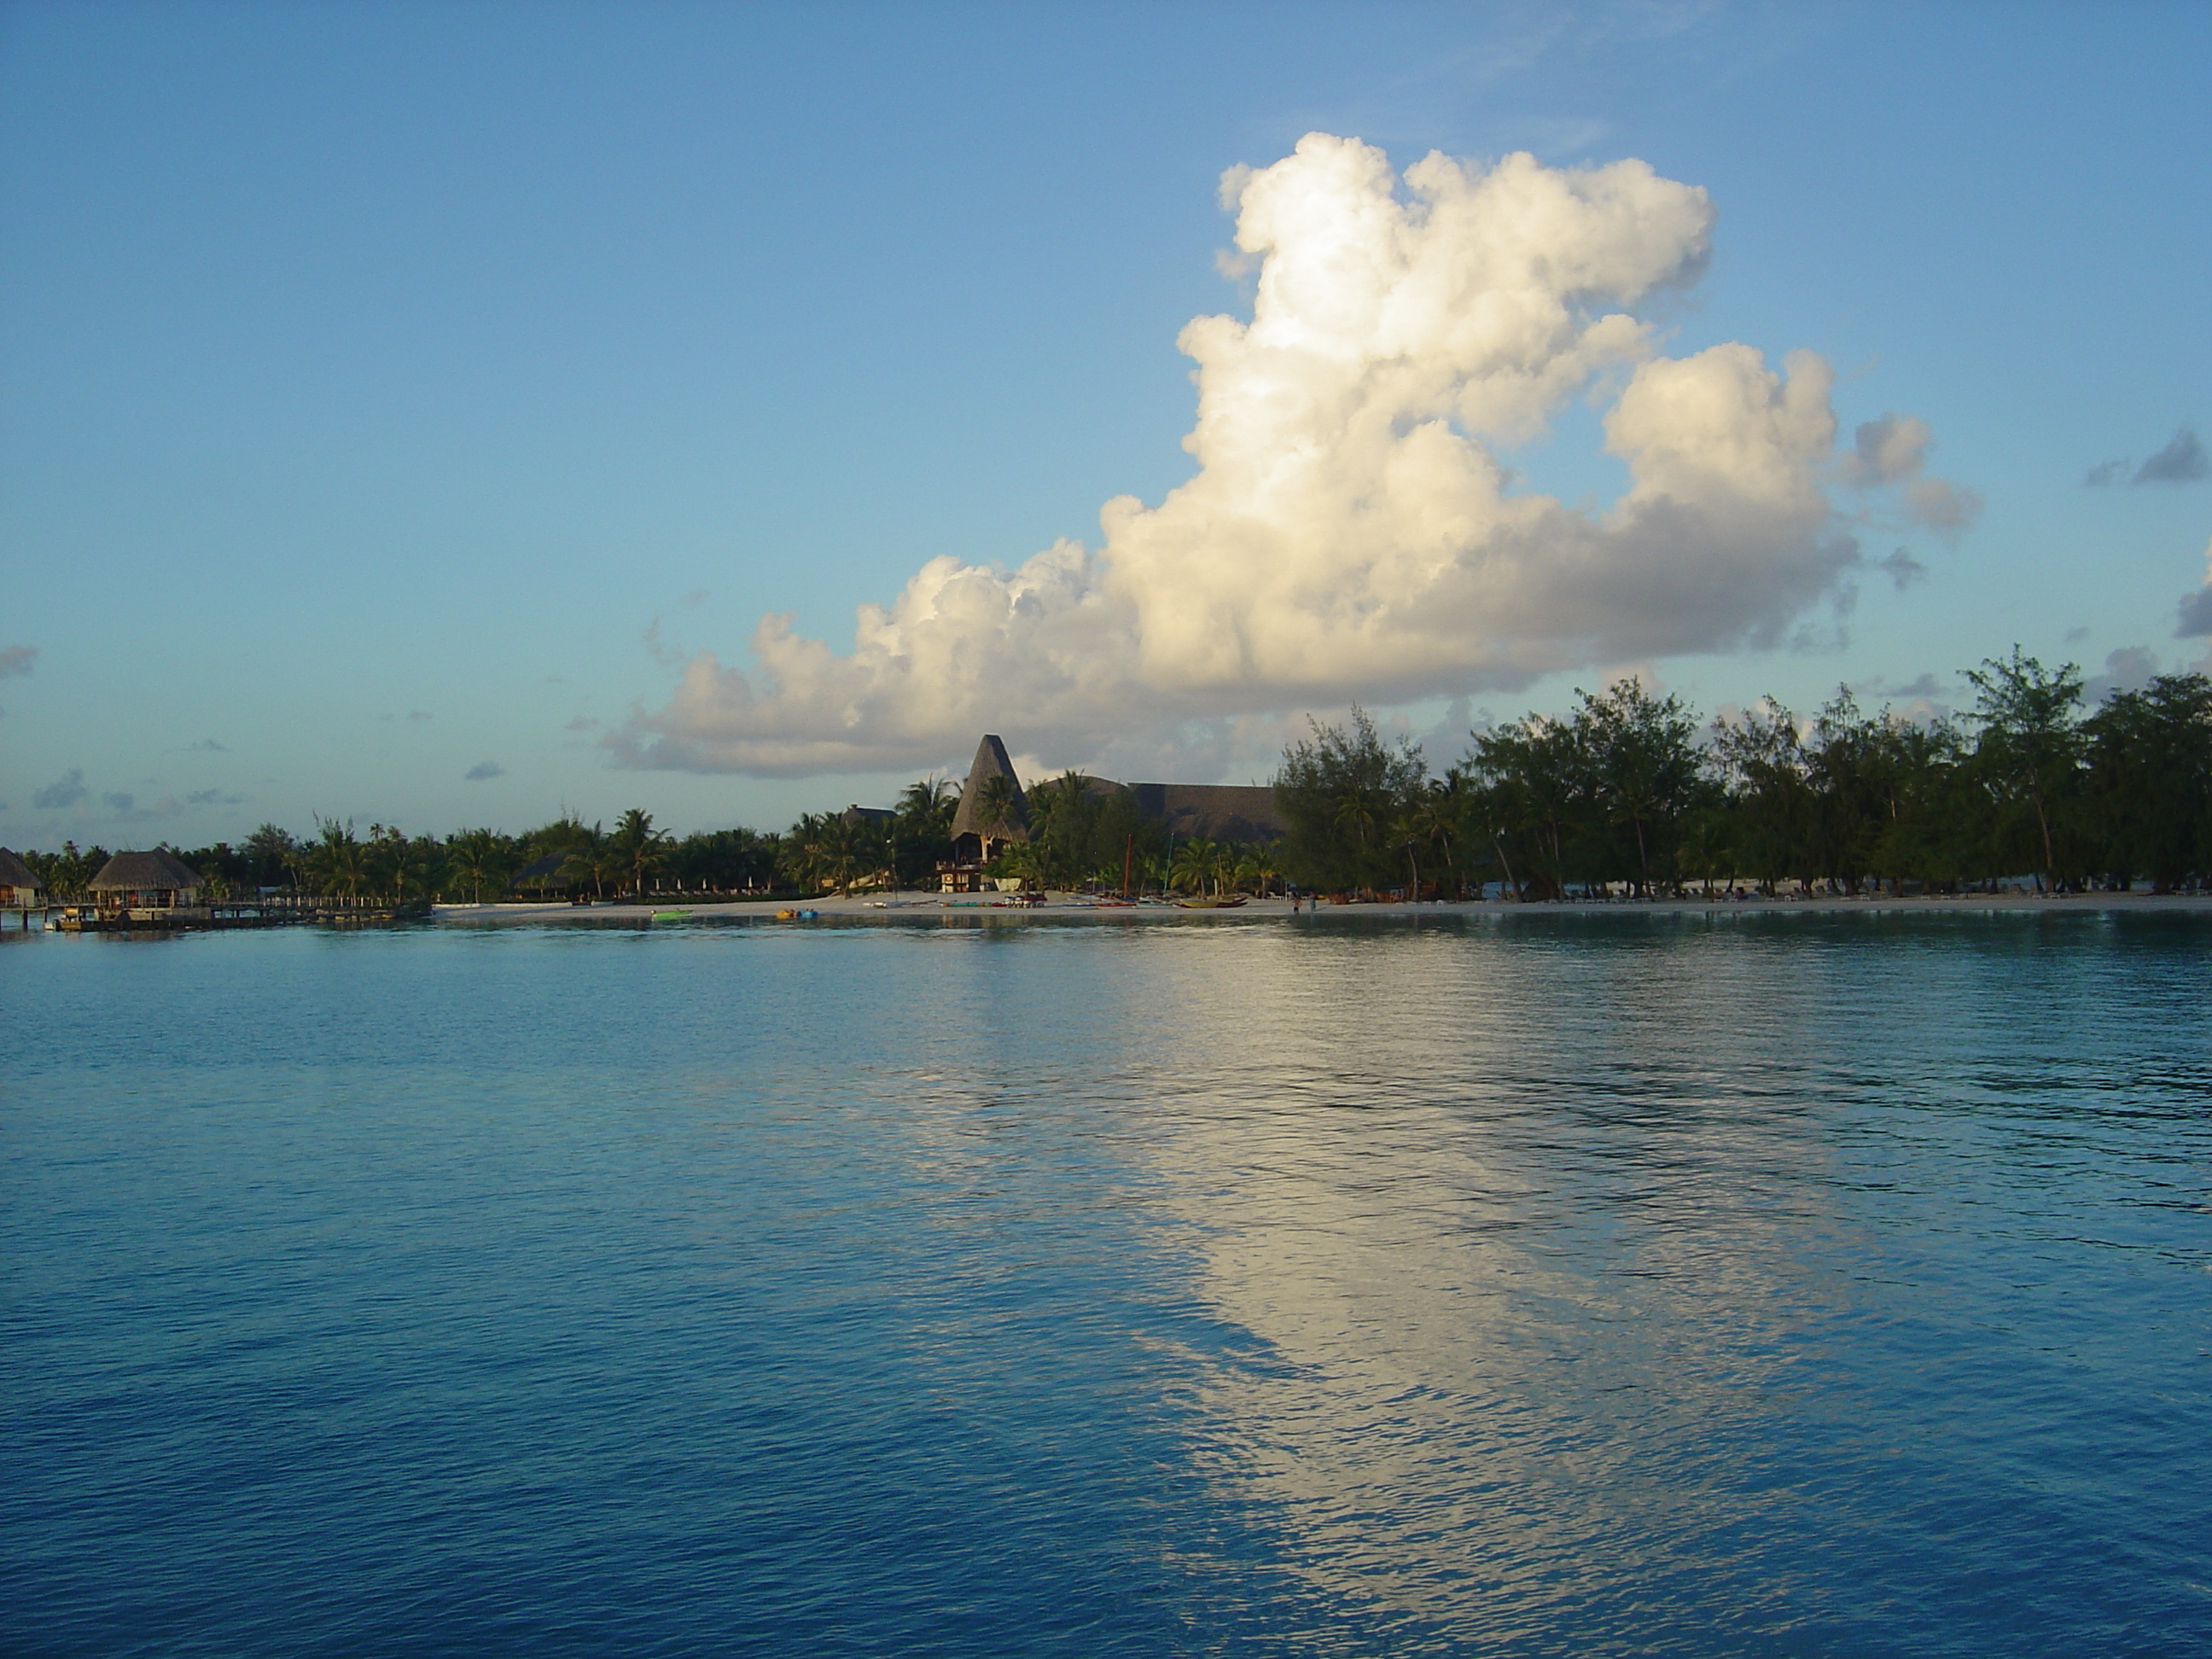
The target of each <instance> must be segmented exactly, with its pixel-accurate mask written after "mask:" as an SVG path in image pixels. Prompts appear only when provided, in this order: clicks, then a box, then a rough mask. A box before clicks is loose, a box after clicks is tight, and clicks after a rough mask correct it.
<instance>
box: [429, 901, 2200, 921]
mask: <svg viewBox="0 0 2212 1659" xmlns="http://www.w3.org/2000/svg"><path fill="white" fill-rule="evenodd" d="M796 908H802V907H800V906H798V905H795V904H793V902H791V901H789V900H767V899H747V900H735V901H730V902H706V903H696V904H695V903H687V902H685V901H684V899H683V898H682V897H681V896H675V895H671V896H669V897H667V898H665V899H664V900H661V901H659V902H655V903H652V904H621V903H603V904H588V905H585V904H565V903H562V904H540V903H520V904H441V905H437V906H435V907H433V909H432V912H431V919H432V920H433V921H435V922H438V923H441V924H447V925H464V926H471V927H483V926H497V925H501V924H508V925H517V926H539V925H544V924H548V923H557V922H562V921H654V920H656V919H658V920H661V921H671V922H675V921H777V920H778V916H777V912H779V911H786V912H787V911H790V910H793V909H796ZM803 908H805V909H806V910H808V911H810V912H811V913H812V914H811V915H809V916H806V917H804V918H794V917H791V916H788V915H786V916H785V917H783V918H782V920H783V921H785V923H786V924H787V925H788V926H793V927H800V926H805V925H806V924H807V923H808V922H820V921H840V922H853V921H877V922H887V923H895V922H913V921H924V920H928V921H937V920H945V921H951V920H972V921H991V922H1002V921H1037V920H1044V921H1094V922H1100V923H1105V922H1125V923H1126V922H1159V921H1224V922H1227V921H1257V920H1261V919H1263V918H1264V919H1268V920H1273V921H1292V920H1293V919H1294V917H1293V913H1292V911H1291V901H1290V900H1288V899H1285V898H1264V899H1253V900H1251V901H1250V902H1248V903H1245V904H1243V905H1240V906H1238V907H1237V908H1234V909H1195V910H1186V909H1183V908H1181V907H1179V906H1176V905H1172V904H1137V905H1118V904H1107V905H1102V904H1099V903H1097V902H1095V901H1093V900H1091V899H1089V898H1085V897H1081V896H1074V895H1069V894H1054V895H1053V896H1050V897H1049V898H1048V899H1047V900H1046V901H1045V902H1043V903H1042V904H1036V905H1012V904H1007V905H1000V904H994V903H993V902H990V901H989V900H988V899H987V898H986V899H983V900H981V901H980V902H979V901H978V900H977V899H975V898H963V899H951V898H947V897H941V896H939V895H936V894H919V893H917V894H905V895H899V896H892V897H888V898H822V899H815V900H811V901H809V902H806V903H805V906H804V907H803ZM1964 911H1975V912H1984V911H1989V912H1994V911H2008V912H2021V913H2028V914H2036V915H2052V914H2072V915H2081V914H2085V913H2087V912H2092V911H2106V912H2152V913H2166V912H2179V913H2197V914H2206V915H2212V893H2208V894H2193V893H2071V894H2061V895H2053V894H2039V893H1965V894H1957V895H1953V894H1911V895H1907V896H1903V897H1893V896H1889V895H1887V894H1883V895H1880V896H1875V895H1871V894H1870V895H1868V896H1864V897H1861V898H1844V897H1830V896H1814V897H1779V898H1765V897H1747V898H1741V899H1725V898H1714V899H1706V898H1703V897H1688V898H1663V899H1618V898H1615V899H1572V900H1567V901H1565V902H1557V903H1552V902H1541V901H1529V902H1522V901H1519V900H1514V899H1465V900H1449V899H1434V900H1430V901H1427V902H1421V903H1413V902H1406V901H1402V900H1401V901H1397V902H1386V903H1381V904H1329V903H1326V902H1324V903H1323V904H1322V906H1321V907H1320V908H1319V909H1317V910H1316V909H1314V908H1310V907H1302V908H1300V909H1299V910H1298V911H1297V913H1296V915H1295V920H1296V921H1301V922H1307V921H1324V920H1327V919H1329V918H1358V917H1366V916H1387V917H1394V918H1400V919H1418V918H1421V917H1425V916H1447V915H1449V916H1470V915H1473V916H1520V915H1527V916H1571V915H1703V916H1714V915H1875V914H1881V913H1885V912H1888V913H1898V914H1906V915H1928V914H1939V915H1941V914H1954V915H1955V914H1958V913H1960V912H1964ZM679 913H680V914H679Z"/></svg>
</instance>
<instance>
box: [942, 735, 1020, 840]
mask: <svg viewBox="0 0 2212 1659" xmlns="http://www.w3.org/2000/svg"><path fill="white" fill-rule="evenodd" d="M994 778H1004V779H1005V780H1006V787H1007V794H1006V807H1005V809H1004V810H1003V811H1000V812H998V813H997V814H996V815H994V817H992V819H991V821H990V822H989V823H985V822H984V821H983V820H984V815H985V813H986V812H987V811H989V810H990V809H989V807H988V806H987V804H986V803H987V797H988V796H990V795H991V794H992V793H994V791H993V789H992V787H991V780H992V779H994ZM963 836H972V837H973V838H974V846H975V854H977V855H980V856H981V857H982V858H984V859H986V860H987V859H989V858H990V856H991V854H992V849H993V848H994V845H996V844H1002V843H1004V842H1010V841H1027V840H1028V839H1029V838H1030V804H1029V798H1028V797H1027V796H1025V795H1024V794H1023V793H1022V781H1021V780H1020V779H1019V778H1018V777H1016V776H1015V775H1014V763H1013V762H1012V761H1011V760H1009V759H1008V758H1007V757H1006V744H1003V743H1001V742H1000V741H999V738H998V736H997V734H996V733H993V732H986V733H985V734H984V738H983V741H982V742H981V743H979V744H976V745H975V764H973V765H972V766H970V767H969V769H968V781H967V782H966V784H964V785H963V786H962V787H961V791H960V806H959V810H958V811H955V812H954V813H953V815H952V844H953V846H954V847H955V848H960V847H961V838H962V837H963ZM964 850H965V849H963V851H964Z"/></svg>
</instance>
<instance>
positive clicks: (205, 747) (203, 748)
mask: <svg viewBox="0 0 2212 1659" xmlns="http://www.w3.org/2000/svg"><path fill="white" fill-rule="evenodd" d="M185 752H186V753H188V754H194V755H228V753H229V752H230V749H229V746H228V744H220V743H217V742H216V740H215V739H214V738H201V739H200V740H199V741H198V742H197V743H196V744H192V745H191V748H190V749H189V750H186V751H185Z"/></svg>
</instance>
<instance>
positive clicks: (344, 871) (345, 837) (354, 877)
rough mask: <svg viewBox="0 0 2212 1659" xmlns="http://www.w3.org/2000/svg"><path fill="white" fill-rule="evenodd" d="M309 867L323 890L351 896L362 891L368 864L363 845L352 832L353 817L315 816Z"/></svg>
mask: <svg viewBox="0 0 2212 1659" xmlns="http://www.w3.org/2000/svg"><path fill="white" fill-rule="evenodd" d="M308 860H309V866H308V867H309V868H310V869H311V870H312V871H313V873H314V878H315V881H316V884H317V885H319V887H321V889H322V890H323V891H324V892H325V893H328V894H331V895H333V896H338V897H348V898H349V897H351V896H354V895H355V894H356V893H358V892H360V891H361V886H362V876H363V875H364V874H365V873H366V868H365V864H364V860H363V858H362V845H361V842H360V840H359V838H358V837H356V836H355V834H354V832H353V820H352V819H351V818H348V819H347V820H346V821H345V822H344V823H339V822H338V821H337V819H336V818H325V817H317V818H316V819H315V840H314V843H313V847H312V848H310V849H309V851H308Z"/></svg>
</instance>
